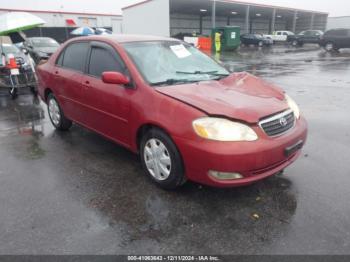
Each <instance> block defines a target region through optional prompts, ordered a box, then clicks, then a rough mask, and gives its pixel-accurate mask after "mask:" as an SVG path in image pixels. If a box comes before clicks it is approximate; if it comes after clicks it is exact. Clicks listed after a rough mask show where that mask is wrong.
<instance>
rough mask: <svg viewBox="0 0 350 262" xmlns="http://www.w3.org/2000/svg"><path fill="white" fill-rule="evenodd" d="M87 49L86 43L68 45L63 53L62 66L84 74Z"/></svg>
mask: <svg viewBox="0 0 350 262" xmlns="http://www.w3.org/2000/svg"><path fill="white" fill-rule="evenodd" d="M88 49H89V44H88V43H73V44H70V45H69V46H67V47H66V49H65V51H64V56H63V61H62V66H63V67H66V68H70V69H73V70H76V71H79V72H84V68H85V61H86V56H87V52H88Z"/></svg>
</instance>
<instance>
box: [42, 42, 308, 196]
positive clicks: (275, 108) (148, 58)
mask: <svg viewBox="0 0 350 262" xmlns="http://www.w3.org/2000/svg"><path fill="white" fill-rule="evenodd" d="M38 75H39V94H40V96H41V98H42V99H43V101H45V102H46V104H47V105H48V113H49V116H50V119H51V122H52V124H53V125H54V126H55V128H56V129H58V130H67V129H69V128H70V127H71V125H72V122H75V123H77V124H79V125H82V126H84V127H86V128H88V129H90V130H93V131H95V132H97V133H99V134H101V135H103V136H104V137H106V138H109V139H111V140H113V141H115V142H117V143H118V144H121V145H123V146H125V147H127V148H128V149H130V150H132V151H133V152H135V153H139V154H140V157H141V161H142V165H143V168H144V170H145V172H146V173H147V174H148V175H149V177H150V178H151V179H152V180H153V181H154V182H155V183H156V184H158V185H159V186H161V187H163V188H167V189H171V188H175V187H177V186H180V185H182V184H183V183H184V182H185V181H186V180H187V179H188V180H192V181H196V182H198V183H203V184H207V185H212V186H218V187H233V186H242V185H248V184H251V183H253V182H255V181H258V180H261V179H263V178H266V177H268V176H271V175H273V174H276V173H278V172H280V171H281V170H283V169H284V168H285V167H286V166H288V165H289V164H291V163H292V162H293V161H294V160H296V158H297V157H298V156H299V155H300V150H301V148H302V146H303V145H304V143H305V140H306V136H307V124H306V121H305V119H304V118H303V117H302V116H301V115H300V112H299V109H298V106H297V104H296V103H295V102H294V101H293V100H292V99H291V98H290V97H289V96H287V95H286V94H285V93H284V92H283V91H282V90H281V89H279V88H277V87H275V86H273V85H272V84H270V83H267V82H265V81H264V80H262V79H260V78H257V77H255V76H253V75H250V74H248V73H232V74H230V73H229V72H228V71H227V70H226V69H225V68H224V67H222V66H221V65H220V64H218V63H216V62H215V61H214V60H212V59H211V58H210V57H208V56H207V55H205V54H203V53H202V52H200V51H199V50H197V49H196V48H194V47H192V46H191V45H188V44H186V43H184V42H182V41H179V40H176V39H171V38H161V37H153V36H133V35H119V36H117V35H114V36H113V35H111V36H89V37H79V38H75V39H73V40H70V41H68V42H66V43H65V44H63V45H62V47H61V48H60V49H59V50H58V51H57V52H56V53H55V54H54V55H52V56H51V57H50V59H49V60H48V62H47V63H45V64H42V65H40V66H39V67H38Z"/></svg>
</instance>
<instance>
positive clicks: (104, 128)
mask: <svg viewBox="0 0 350 262" xmlns="http://www.w3.org/2000/svg"><path fill="white" fill-rule="evenodd" d="M106 71H114V72H120V73H122V74H124V75H127V76H129V73H128V70H127V68H126V66H125V64H124V62H123V61H122V59H121V58H120V56H119V54H118V53H117V51H116V50H115V49H114V48H113V47H112V46H110V45H108V44H106V43H103V42H98V41H94V42H91V43H90V51H89V60H88V65H87V70H86V75H85V76H84V78H83V80H82V84H83V89H84V103H85V104H86V105H87V106H86V121H87V125H88V126H89V127H90V128H91V129H93V130H95V131H97V132H99V133H101V134H103V135H105V136H106V137H109V138H111V139H113V140H115V141H117V142H119V143H121V144H124V145H129V142H130V141H129V138H130V137H129V133H130V132H129V125H128V124H129V110H130V97H131V96H132V95H133V93H134V89H132V88H130V87H126V86H123V85H115V84H107V83H104V82H103V81H102V73H103V72H106Z"/></svg>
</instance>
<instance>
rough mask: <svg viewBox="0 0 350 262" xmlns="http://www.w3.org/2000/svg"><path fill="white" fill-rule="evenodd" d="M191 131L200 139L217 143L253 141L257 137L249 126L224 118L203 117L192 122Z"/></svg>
mask: <svg viewBox="0 0 350 262" xmlns="http://www.w3.org/2000/svg"><path fill="white" fill-rule="evenodd" d="M192 125H193V129H194V131H195V132H196V134H197V135H198V136H200V137H203V138H206V139H211V140H217V141H254V140H257V139H258V136H257V135H256V133H255V132H254V130H253V129H251V128H250V127H249V126H247V125H244V124H241V123H238V122H233V121H230V120H227V119H224V118H216V117H203V118H199V119H197V120H194V121H193V123H192Z"/></svg>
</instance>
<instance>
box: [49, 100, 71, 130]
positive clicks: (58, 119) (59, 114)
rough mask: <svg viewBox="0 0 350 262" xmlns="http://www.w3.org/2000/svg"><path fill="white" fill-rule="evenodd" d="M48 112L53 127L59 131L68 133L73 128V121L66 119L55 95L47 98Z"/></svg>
mask: <svg viewBox="0 0 350 262" xmlns="http://www.w3.org/2000/svg"><path fill="white" fill-rule="evenodd" d="M47 111H48V114H49V117H50V120H51V123H52V125H53V126H54V127H55V128H56V129H57V130H60V131H67V130H68V129H69V128H70V127H71V126H72V121H70V120H69V119H67V118H66V117H65V115H64V113H63V111H62V109H61V107H60V105H59V104H58V101H57V99H56V98H55V96H54V95H53V93H50V94H49V96H48V97H47Z"/></svg>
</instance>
